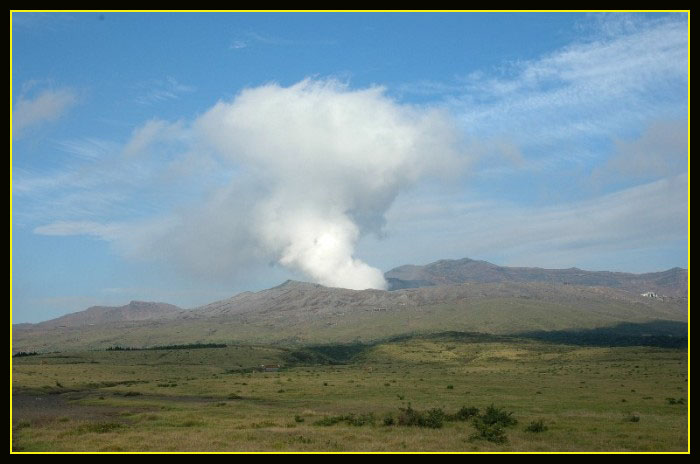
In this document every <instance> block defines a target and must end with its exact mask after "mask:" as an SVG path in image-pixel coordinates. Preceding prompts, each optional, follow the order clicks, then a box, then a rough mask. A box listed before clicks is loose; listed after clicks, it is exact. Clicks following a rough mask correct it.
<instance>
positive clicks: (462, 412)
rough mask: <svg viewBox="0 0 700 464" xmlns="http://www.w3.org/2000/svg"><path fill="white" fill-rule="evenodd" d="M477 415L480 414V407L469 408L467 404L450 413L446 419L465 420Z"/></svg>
mask: <svg viewBox="0 0 700 464" xmlns="http://www.w3.org/2000/svg"><path fill="white" fill-rule="evenodd" d="M477 415H479V408H468V407H466V406H462V407H461V408H460V409H459V411H457V412H456V413H455V414H450V415H449V416H448V417H446V420H450V421H461V422H464V421H468V420H469V419H471V418H472V417H474V416H477Z"/></svg>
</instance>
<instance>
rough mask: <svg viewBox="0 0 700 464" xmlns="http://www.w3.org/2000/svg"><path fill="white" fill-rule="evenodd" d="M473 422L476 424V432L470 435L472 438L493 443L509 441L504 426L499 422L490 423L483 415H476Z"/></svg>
mask: <svg viewBox="0 0 700 464" xmlns="http://www.w3.org/2000/svg"><path fill="white" fill-rule="evenodd" d="M472 424H474V428H475V429H476V433H474V434H473V435H471V437H469V439H470V440H486V441H490V442H492V443H506V442H507V441H508V437H506V433H505V431H504V430H503V427H502V426H501V425H500V424H498V423H495V424H488V423H486V422H484V420H483V419H482V418H481V417H475V418H474V420H473V421H472Z"/></svg>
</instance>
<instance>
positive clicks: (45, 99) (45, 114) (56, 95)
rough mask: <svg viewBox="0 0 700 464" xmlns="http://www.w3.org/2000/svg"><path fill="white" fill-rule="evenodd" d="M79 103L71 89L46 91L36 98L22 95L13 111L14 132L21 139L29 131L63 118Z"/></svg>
mask: <svg viewBox="0 0 700 464" xmlns="http://www.w3.org/2000/svg"><path fill="white" fill-rule="evenodd" d="M77 101H78V97H77V95H76V93H75V92H74V91H73V90H71V89H57V90H44V91H43V92H41V93H39V94H38V95H37V96H35V97H34V98H27V97H25V96H24V95H20V97H19V100H18V101H17V103H16V104H15V107H14V109H13V111H12V131H13V136H14V137H15V138H21V137H22V136H23V135H24V134H25V133H26V131H27V130H28V129H30V128H32V127H36V126H39V125H41V124H43V123H46V122H52V121H56V120H57V119H59V118H60V117H61V116H63V115H64V114H65V113H66V112H67V111H68V110H69V109H70V108H71V107H72V106H74V105H75V104H76V103H77Z"/></svg>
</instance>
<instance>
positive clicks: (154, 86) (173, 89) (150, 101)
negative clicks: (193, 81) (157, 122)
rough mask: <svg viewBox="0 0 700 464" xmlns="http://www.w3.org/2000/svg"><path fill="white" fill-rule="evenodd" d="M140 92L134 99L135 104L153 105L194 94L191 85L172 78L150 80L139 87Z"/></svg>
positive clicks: (193, 88)
mask: <svg viewBox="0 0 700 464" xmlns="http://www.w3.org/2000/svg"><path fill="white" fill-rule="evenodd" d="M140 87H141V91H140V93H139V95H137V97H136V103H139V104H141V105H154V104H157V103H162V102H165V101H169V100H178V99H179V98H180V97H181V96H182V95H183V94H187V93H192V92H195V91H196V90H197V89H196V88H195V87H193V86H191V85H186V84H182V83H181V82H178V80H177V79H175V78H174V77H172V76H167V77H165V78H164V79H152V80H150V81H148V82H145V83H142V84H141V85H140Z"/></svg>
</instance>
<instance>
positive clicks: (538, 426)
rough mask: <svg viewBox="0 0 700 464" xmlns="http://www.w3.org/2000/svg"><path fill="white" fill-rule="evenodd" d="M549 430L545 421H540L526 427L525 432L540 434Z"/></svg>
mask: <svg viewBox="0 0 700 464" xmlns="http://www.w3.org/2000/svg"><path fill="white" fill-rule="evenodd" d="M547 428H548V427H547V426H546V425H544V421H543V420H541V419H540V420H538V421H532V422H530V425H528V426H527V427H525V431H526V432H532V433H540V432H544V431H546V430H547Z"/></svg>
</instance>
